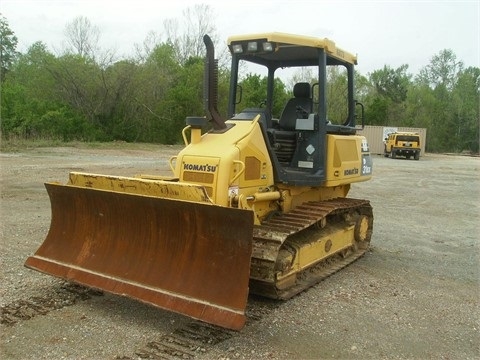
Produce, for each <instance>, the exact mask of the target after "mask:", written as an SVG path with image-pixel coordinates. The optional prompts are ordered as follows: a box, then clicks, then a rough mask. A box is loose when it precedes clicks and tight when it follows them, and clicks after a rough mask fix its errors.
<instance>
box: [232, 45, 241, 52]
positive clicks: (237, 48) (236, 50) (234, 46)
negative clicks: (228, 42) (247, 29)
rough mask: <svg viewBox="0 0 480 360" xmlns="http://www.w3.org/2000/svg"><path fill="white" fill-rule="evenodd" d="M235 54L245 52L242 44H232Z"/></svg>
mask: <svg viewBox="0 0 480 360" xmlns="http://www.w3.org/2000/svg"><path fill="white" fill-rule="evenodd" d="M232 49H233V53H234V54H241V53H242V52H243V48H242V44H236V45H233V46H232Z"/></svg>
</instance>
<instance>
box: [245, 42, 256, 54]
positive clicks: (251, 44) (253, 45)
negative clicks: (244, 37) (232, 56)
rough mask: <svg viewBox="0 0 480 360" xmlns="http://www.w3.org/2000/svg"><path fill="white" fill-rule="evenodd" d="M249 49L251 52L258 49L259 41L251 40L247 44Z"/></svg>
mask: <svg viewBox="0 0 480 360" xmlns="http://www.w3.org/2000/svg"><path fill="white" fill-rule="evenodd" d="M247 51H249V52H255V51H257V42H256V41H250V42H249V43H248V45H247Z"/></svg>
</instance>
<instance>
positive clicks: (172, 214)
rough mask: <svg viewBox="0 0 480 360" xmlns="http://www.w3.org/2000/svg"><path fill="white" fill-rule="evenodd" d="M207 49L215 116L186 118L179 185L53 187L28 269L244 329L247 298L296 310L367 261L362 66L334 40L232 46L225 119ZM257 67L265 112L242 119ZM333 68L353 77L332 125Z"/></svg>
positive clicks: (270, 37)
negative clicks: (285, 79) (292, 79)
mask: <svg viewBox="0 0 480 360" xmlns="http://www.w3.org/2000/svg"><path fill="white" fill-rule="evenodd" d="M204 42H205V45H206V49H207V56H206V67H205V68H206V71H205V105H206V106H205V110H206V116H202V117H188V118H187V119H186V127H185V128H184V130H183V133H182V134H183V138H184V142H185V148H184V149H183V150H181V151H180V152H179V154H178V155H177V156H175V157H173V158H172V159H170V166H171V169H172V173H173V174H172V176H169V177H165V176H158V175H135V176H132V177H119V176H109V175H100V174H89V173H78V172H72V173H70V176H69V180H68V183H67V184H65V185H63V184H60V183H56V182H54V183H47V184H46V189H47V191H48V194H49V196H50V201H51V208H52V219H51V226H50V230H49V232H48V235H47V237H46V239H45V241H44V242H43V244H42V245H41V246H40V248H39V249H38V250H37V252H36V253H35V254H34V255H33V256H31V257H29V258H28V259H27V261H26V263H25V265H26V266H27V267H29V268H31V269H35V270H38V271H41V272H44V273H47V274H50V275H54V276H58V277H60V278H63V279H66V280H69V281H72V282H75V283H79V284H82V285H86V286H89V287H93V288H97V289H101V290H104V291H107V292H111V293H114V294H120V295H123V296H127V297H130V298H134V299H138V300H140V301H142V302H145V303H148V304H152V305H155V306H158V307H160V308H163V309H167V310H171V311H174V312H177V313H180V314H184V315H187V316H189V317H192V318H195V319H199V320H202V321H205V322H208V323H212V324H215V325H219V326H222V327H225V328H230V329H235V330H239V329H241V328H242V327H243V326H244V324H245V321H246V317H245V307H246V305H247V299H248V294H249V292H250V293H255V294H260V295H263V296H267V297H270V298H274V299H288V298H291V297H292V296H294V295H295V294H298V293H299V292H301V291H302V290H304V289H306V288H308V287H310V286H312V285H314V284H316V283H318V282H319V281H320V280H322V279H323V278H325V277H326V276H328V275H330V274H332V273H333V272H335V271H337V270H339V269H340V268H342V267H344V266H346V265H347V264H349V263H351V262H352V261H354V260H355V259H357V258H358V257H360V256H361V255H363V254H364V253H365V251H366V250H367V249H368V246H369V242H370V238H371V235H372V228H373V214H372V208H371V206H370V203H369V201H368V200H362V199H352V198H348V197H347V194H348V192H349V189H350V185H351V184H352V183H354V182H360V181H366V180H368V179H370V178H371V176H372V159H371V156H370V152H369V147H368V144H367V141H366V139H365V137H363V136H359V135H356V129H357V125H356V120H357V118H361V124H359V125H358V126H363V106H362V105H361V104H360V103H358V102H356V100H355V99H354V86H353V80H354V65H355V64H356V62H357V60H356V57H355V56H354V55H352V54H350V53H348V52H346V51H344V50H342V49H340V48H338V47H337V46H336V45H335V43H334V42H332V41H331V40H329V39H321V38H313V37H306V36H298V35H291V34H284V33H265V34H253V35H243V36H234V37H231V38H229V39H228V48H229V50H230V52H231V58H232V63H231V83H230V90H229V101H228V114H227V117H226V119H225V118H223V117H222V116H221V115H220V113H219V111H218V107H217V82H218V69H217V60H216V59H215V56H214V48H213V43H212V41H211V40H210V38H209V37H208V36H207V35H206V36H205V37H204ZM248 66H252V69H253V68H255V69H259V71H263V74H264V75H265V79H266V81H265V82H259V84H261V85H262V84H263V85H265V87H264V89H261V90H260V91H263V92H261V93H262V94H263V95H262V98H259V99H258V103H256V104H261V106H259V107H253V108H252V107H245V108H241V106H242V104H245V103H246V101H245V99H247V98H248V97H250V99H251V96H252V95H250V94H249V93H248V91H249V89H247V87H245V86H243V87H242V86H241V80H240V79H241V74H242V72H243V71H245V69H250V68H248ZM295 68H296V69H300V70H301V71H300V73H302V72H303V74H307V75H308V76H306V77H307V78H308V79H307V80H308V81H303V82H298V83H297V84H295V86H294V87H293V96H292V98H291V99H289V100H288V101H287V102H286V104H285V106H284V109H283V110H282V111H281V112H280V113H279V114H275V111H274V108H275V106H274V104H277V103H278V101H279V99H278V98H277V97H276V96H278V95H277V94H276V92H275V88H276V85H275V84H276V83H277V82H276V76H278V75H277V73H280V71H281V70H290V71H291V69H295ZM329 68H335V69H337V68H338V69H343V71H344V73H343V74H344V75H343V79H344V80H345V81H344V83H345V84H346V87H345V89H344V91H343V90H342V93H344V94H345V97H344V99H343V105H344V110H343V112H336V113H334V112H331V113H330V112H328V113H327V104H330V100H331V99H330V98H329V94H330V93H331V92H332V93H333V91H334V90H331V88H330V87H329V83H328V82H327V72H328V71H329V70H327V69H329ZM307 70H308V71H307ZM292 74H293V75H294V73H290V76H292ZM331 74H338V73H337V72H332V73H331ZM259 86H260V85H259ZM250 90H252V89H250ZM253 90H255V91H257V92H258V91H259V87H255V89H253ZM331 98H333V96H331ZM250 104H251V102H250ZM337 105H338V104H336V107H338V106H337ZM357 111H358V112H359V114H357ZM327 114H328V118H327ZM338 114H340V115H338ZM335 116H337V117H340V119H336V120H335V121H334V119H332V117H335Z"/></svg>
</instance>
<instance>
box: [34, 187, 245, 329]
mask: <svg viewBox="0 0 480 360" xmlns="http://www.w3.org/2000/svg"><path fill="white" fill-rule="evenodd" d="M45 186H46V188H47V191H48V194H49V196H50V202H51V207H52V220H51V226H50V230H49V232H48V235H47V237H46V239H45V241H44V242H43V244H42V245H41V246H40V248H39V249H38V250H37V252H36V253H35V255H33V256H31V257H29V258H28V259H27V261H26V263H25V266H26V267H28V268H31V269H34V270H38V271H41V272H44V273H47V274H50V275H54V276H57V277H60V278H63V279H66V280H69V281H73V282H76V283H79V284H82V285H86V286H89V287H93V288H97V289H101V290H105V291H108V292H111V293H114V294H119V295H124V296H127V297H130V298H134V299H138V300H140V301H142V302H145V303H148V304H152V305H155V306H158V307H160V308H163V309H167V310H171V311H174V312H177V313H180V314H184V315H187V316H190V317H192V318H195V319H199V320H202V321H205V322H208V323H211V324H215V325H218V326H222V327H225V328H230V329H234V330H239V329H241V328H242V327H243V326H244V324H245V320H246V317H245V307H246V303H247V298H248V282H249V274H250V259H251V253H252V234H253V214H252V213H251V212H250V211H247V210H240V209H231V208H224V207H220V206H217V205H209V204H203V203H194V202H188V201H178V200H171V199H164V198H159V197H151V196H144V195H135V194H127V193H121V192H114V191H106V190H98V189H92V188H84V187H75V186H68V185H60V184H54V183H47V184H45Z"/></svg>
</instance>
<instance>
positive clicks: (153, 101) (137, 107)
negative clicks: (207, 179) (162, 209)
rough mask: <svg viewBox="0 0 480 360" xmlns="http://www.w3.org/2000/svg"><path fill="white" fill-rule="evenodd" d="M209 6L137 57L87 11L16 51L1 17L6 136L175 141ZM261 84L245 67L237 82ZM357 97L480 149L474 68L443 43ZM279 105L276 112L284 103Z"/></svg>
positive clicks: (359, 85)
mask: <svg viewBox="0 0 480 360" xmlns="http://www.w3.org/2000/svg"><path fill="white" fill-rule="evenodd" d="M210 11H211V9H210V8H209V7H208V6H206V5H196V6H195V7H194V8H193V9H187V10H186V11H185V12H184V16H183V17H182V21H183V23H182V24H180V23H179V22H178V21H177V20H175V19H170V20H167V21H165V23H164V29H163V33H162V36H159V35H158V34H156V33H153V32H151V33H150V34H148V36H147V37H146V39H145V41H144V43H143V44H136V45H135V55H134V56H132V57H130V58H122V59H117V58H116V56H115V54H114V53H113V52H112V51H102V49H100V47H99V46H98V42H99V38H100V32H99V30H98V28H97V27H96V26H94V25H93V24H91V23H90V21H89V20H88V19H87V18H85V17H78V18H75V19H74V20H73V21H71V22H69V23H68V24H67V25H66V27H65V38H66V45H65V47H64V49H63V50H62V51H61V52H60V53H57V54H54V53H52V52H51V51H49V49H48V48H47V46H46V44H44V43H43V42H41V41H38V42H35V43H34V44H32V45H31V46H30V47H29V48H28V50H27V51H26V52H25V53H20V52H17V50H16V48H17V44H18V39H17V37H16V35H15V33H14V31H13V30H12V29H10V27H9V25H8V21H7V19H5V18H4V17H2V16H1V15H0V37H1V39H0V58H1V135H2V139H4V140H5V139H12V138H21V139H39V138H48V139H58V140H61V141H72V140H80V141H112V140H122V141H127V142H151V143H161V144H176V143H181V142H182V137H181V130H182V128H183V127H184V126H185V118H186V117H187V116H199V115H203V114H204V109H203V100H202V99H203V70H204V62H203V61H204V60H203V56H204V47H203V43H202V36H203V34H205V33H208V34H211V36H212V38H213V39H214V41H216V40H217V37H216V29H215V26H214V24H212V22H211V20H208V19H212V18H213V17H212V16H211V15H210V14H209V13H210ZM217 49H221V47H219V46H217ZM227 55H228V54H227V52H226V49H225V50H224V51H223V52H221V53H220V54H219V57H220V61H219V64H220V71H219V81H218V86H219V91H218V96H219V111H220V112H221V113H222V114H225V115H226V112H227V109H226V103H227V101H226V99H227V96H228V81H229V63H228V60H227ZM328 77H329V82H328V84H329V85H328V86H329V89H330V90H329V91H330V93H331V96H330V97H331V98H330V100H329V101H330V103H331V107H332V109H331V110H330V111H335V106H334V105H335V103H336V102H337V100H338V98H339V97H342V96H344V94H343V93H342V92H341V91H335V89H336V88H337V87H339V88H340V87H341V85H342V84H344V83H345V81H346V79H345V75H344V74H342V73H337V72H335V71H330V72H329V73H328ZM293 80H294V79H293V78H292V82H293ZM264 81H266V79H265V78H262V77H259V76H258V75H253V74H249V73H246V74H244V80H243V85H244V86H246V87H251V88H252V87H255V86H256V85H258V84H259V83H261V82H264ZM337 85H338V86H337ZM275 86H276V93H277V94H279V95H280V96H279V98H280V99H287V98H288V97H290V96H291V86H289V84H288V81H285V82H282V80H278V83H277V84H276V85H275ZM356 98H357V100H358V101H360V102H362V103H363V104H364V105H365V118H366V124H367V125H380V126H389V127H404V126H405V127H418V128H426V129H427V143H426V150H427V151H429V152H461V151H468V152H472V153H478V152H479V137H480V134H479V119H480V69H479V68H477V67H465V66H464V64H463V63H462V61H460V60H458V59H457V58H456V55H455V54H454V53H453V51H451V50H449V49H445V50H442V51H440V52H439V53H438V54H435V55H433V56H432V58H431V61H430V63H429V64H426V65H425V66H424V67H423V68H422V69H421V70H420V72H419V73H418V74H417V75H415V76H414V75H412V74H410V73H409V72H408V64H405V65H402V66H400V67H398V68H396V69H395V68H392V67H390V66H389V65H385V66H384V67H383V68H381V69H378V70H375V71H373V72H372V73H369V74H367V75H362V74H360V73H357V74H356ZM251 101H252V103H251V104H248V103H247V104H245V107H258V103H253V102H257V101H258V98H256V97H255V98H252V100H251ZM247 102H248V99H247ZM275 106H276V107H277V108H278V109H276V110H277V111H278V112H279V111H281V106H282V104H281V103H280V102H279V103H278V104H276V105H275Z"/></svg>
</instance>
